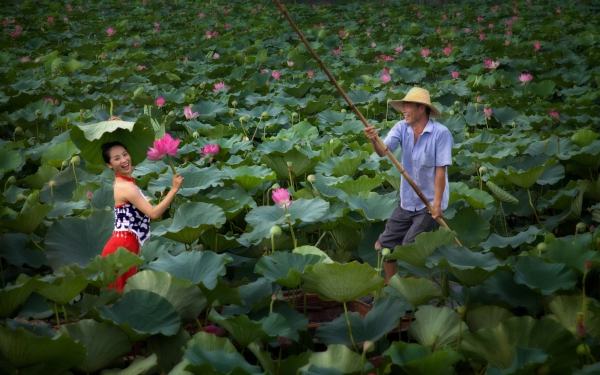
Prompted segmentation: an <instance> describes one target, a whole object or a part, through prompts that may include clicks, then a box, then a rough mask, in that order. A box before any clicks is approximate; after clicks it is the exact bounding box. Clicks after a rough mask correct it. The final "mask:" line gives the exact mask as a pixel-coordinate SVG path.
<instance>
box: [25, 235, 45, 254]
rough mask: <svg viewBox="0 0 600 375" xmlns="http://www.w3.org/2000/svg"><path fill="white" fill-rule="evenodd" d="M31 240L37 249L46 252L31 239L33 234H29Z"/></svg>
mask: <svg viewBox="0 0 600 375" xmlns="http://www.w3.org/2000/svg"><path fill="white" fill-rule="evenodd" d="M29 239H30V240H31V242H33V244H34V245H35V247H37V248H38V249H40V250H42V251H45V250H44V248H43V247H41V246H40V245H39V244H38V243H37V242H35V241H34V239H33V237H31V233H29Z"/></svg>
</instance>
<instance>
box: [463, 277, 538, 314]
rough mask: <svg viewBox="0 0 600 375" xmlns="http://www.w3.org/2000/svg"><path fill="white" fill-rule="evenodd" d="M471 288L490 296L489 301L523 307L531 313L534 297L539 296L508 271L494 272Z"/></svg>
mask: <svg viewBox="0 0 600 375" xmlns="http://www.w3.org/2000/svg"><path fill="white" fill-rule="evenodd" d="M480 288H481V289H480ZM473 290H475V291H477V290H480V292H481V293H482V294H484V295H485V296H487V297H490V298H492V301H491V302H494V301H498V300H499V301H504V302H506V303H508V304H509V305H510V307H511V308H516V307H525V308H526V309H527V310H528V311H529V313H531V314H533V312H534V309H535V305H536V302H535V301H536V298H539V297H537V296H536V294H535V292H534V291H533V290H531V289H529V288H528V287H527V286H525V285H522V284H517V283H516V282H515V279H514V275H513V274H512V272H508V271H500V272H498V273H496V274H494V276H492V277H490V278H489V279H487V280H486V281H484V282H483V284H481V285H480V286H477V287H475V288H473ZM471 295H473V293H471Z"/></svg>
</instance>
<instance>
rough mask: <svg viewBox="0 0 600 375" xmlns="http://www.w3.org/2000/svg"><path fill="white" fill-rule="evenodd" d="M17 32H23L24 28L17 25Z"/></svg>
mask: <svg viewBox="0 0 600 375" xmlns="http://www.w3.org/2000/svg"><path fill="white" fill-rule="evenodd" d="M4 26H6V25H4ZM15 30H17V31H21V30H23V27H21V25H16V26H15Z"/></svg>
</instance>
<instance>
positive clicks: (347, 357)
mask: <svg viewBox="0 0 600 375" xmlns="http://www.w3.org/2000/svg"><path fill="white" fill-rule="evenodd" d="M362 362H363V361H362V358H361V355H360V354H358V353H356V352H354V351H352V350H351V349H348V347H347V346H346V345H338V344H333V345H329V346H327V350H326V351H324V352H317V353H312V355H311V356H310V359H309V360H308V364H307V365H306V366H304V367H302V368H301V369H300V371H301V373H303V372H302V371H306V370H309V368H311V367H313V366H314V367H320V368H324V369H331V368H333V369H335V370H338V371H341V373H342V374H351V373H355V372H359V371H362V370H365V371H368V370H370V369H372V368H373V366H372V365H371V364H370V363H368V362H367V363H366V364H365V367H364V368H363V367H362V365H363V363H362Z"/></svg>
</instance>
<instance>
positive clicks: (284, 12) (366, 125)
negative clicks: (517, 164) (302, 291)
mask: <svg viewBox="0 0 600 375" xmlns="http://www.w3.org/2000/svg"><path fill="white" fill-rule="evenodd" d="M274 1H275V3H276V4H277V6H278V7H279V10H281V12H282V13H283V16H284V17H285V18H286V19H287V20H288V22H289V23H290V25H291V26H292V28H293V29H294V31H295V32H296V34H298V37H299V38H300V40H302V42H303V43H304V45H305V46H306V48H308V50H309V51H310V53H311V54H312V55H313V57H314V58H315V60H317V63H318V64H319V66H321V69H323V71H324V72H325V74H326V75H327V77H329V80H330V81H331V83H332V84H333V85H334V86H335V88H336V89H337V90H338V91H339V93H340V94H341V95H342V97H343V98H344V100H346V102H347V103H348V105H349V106H350V108H352V110H353V111H354V113H355V114H356V116H358V119H359V120H360V121H361V122H362V123H363V125H364V126H365V127H368V126H371V125H370V124H369V123H368V122H367V119H365V117H364V116H363V115H362V113H360V111H359V110H358V108H356V106H355V105H354V103H353V102H352V100H351V99H350V98H349V97H348V95H347V94H346V92H345V91H344V89H342V88H341V86H340V85H339V84H338V82H337V80H336V79H335V78H334V77H333V76H332V75H331V73H330V72H329V69H327V67H326V66H325V64H324V63H323V61H322V60H321V58H320V57H319V56H318V55H317V53H316V52H315V50H313V48H312V47H311V46H310V44H309V43H308V41H307V40H306V38H305V37H304V35H303V34H302V32H301V31H300V29H298V26H296V24H295V23H294V21H293V20H292V18H291V17H290V15H289V14H288V13H287V11H286V10H285V8H284V7H283V5H281V3H280V2H279V0H274ZM375 141H376V142H377V143H379V145H380V146H381V148H382V149H383V150H384V151H385V154H386V155H387V157H388V158H389V159H390V160H391V161H392V163H393V164H394V165H395V166H396V168H398V170H399V171H400V173H401V174H402V177H404V179H405V180H406V182H408V184H409V185H410V186H411V187H412V188H413V190H414V191H415V193H416V194H417V195H418V196H419V198H420V199H421V201H422V202H423V203H424V204H425V206H426V207H427V209H428V210H429V212H430V213H431V214H433V206H432V205H431V203H429V200H428V199H427V198H426V197H425V195H423V192H422V191H421V189H419V187H418V186H417V184H415V182H414V181H413V180H412V178H411V177H410V176H409V175H408V173H407V172H406V170H405V169H404V167H402V164H400V162H399V161H398V159H396V157H395V156H394V154H392V152H391V151H390V150H389V148H388V147H387V146H386V145H385V143H383V141H382V140H381V138H379V137H377V138H375ZM436 221H437V222H438V224H439V225H440V226H442V227H444V228H446V229H448V230H450V228H449V227H448V224H446V222H445V221H444V219H442V218H441V217H438V218H437V219H436ZM454 242H455V243H456V244H457V245H458V246H460V247H462V244H461V243H460V241H459V240H458V238H456V237H455V238H454Z"/></svg>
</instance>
